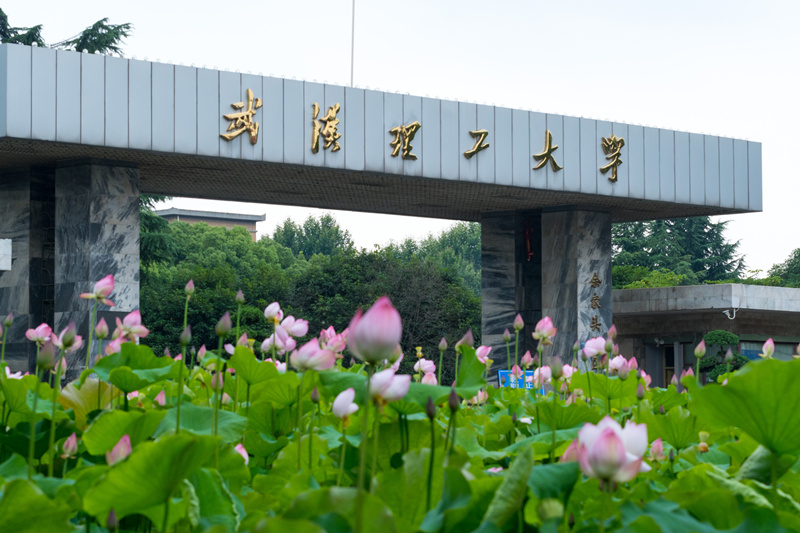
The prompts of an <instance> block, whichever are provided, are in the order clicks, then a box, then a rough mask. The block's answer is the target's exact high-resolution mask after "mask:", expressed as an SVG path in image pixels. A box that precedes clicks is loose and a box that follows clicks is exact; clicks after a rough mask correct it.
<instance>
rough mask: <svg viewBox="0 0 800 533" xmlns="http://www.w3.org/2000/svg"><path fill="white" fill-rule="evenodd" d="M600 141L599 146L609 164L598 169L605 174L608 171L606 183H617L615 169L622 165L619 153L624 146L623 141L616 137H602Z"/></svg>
mask: <svg viewBox="0 0 800 533" xmlns="http://www.w3.org/2000/svg"><path fill="white" fill-rule="evenodd" d="M602 139H603V142H602V145H601V146H602V147H603V153H604V154H606V159H607V160H608V161H609V163H608V164H607V165H605V166H602V167H600V172H602V173H603V174H605V173H606V172H608V171H609V170H610V171H611V176H610V177H609V178H608V181H610V182H612V183H614V182H616V181H617V167H618V166H620V165H621V164H622V159H621V158H620V155H621V154H620V152H621V151H622V147H623V146H625V139H623V138H622V137H617V136H616V135H612V136H611V137H602Z"/></svg>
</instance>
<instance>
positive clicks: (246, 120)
mask: <svg viewBox="0 0 800 533" xmlns="http://www.w3.org/2000/svg"><path fill="white" fill-rule="evenodd" d="M231 107H232V108H234V109H243V108H244V110H243V111H239V112H238V113H231V114H229V115H223V116H222V118H224V119H225V120H229V121H230V122H231V123H230V124H229V125H228V130H227V131H228V133H223V134H221V135H220V137H222V138H223V139H225V140H226V141H232V140H233V139H235V138H236V137H238V136H239V135H241V134H242V133H244V132H245V131H248V132H250V144H256V143H257V142H258V122H255V121H254V120H253V117H254V116H255V115H256V109H259V108H260V107H261V98H253V91H251V90H250V89H247V107H245V103H244V102H236V103H235V104H231Z"/></svg>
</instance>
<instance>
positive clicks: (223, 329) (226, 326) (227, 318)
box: [216, 311, 233, 337]
mask: <svg viewBox="0 0 800 533" xmlns="http://www.w3.org/2000/svg"><path fill="white" fill-rule="evenodd" d="M231 328H233V324H232V323H231V314H230V313H229V312H227V311H225V314H224V315H222V318H220V319H219V322H217V327H216V332H217V337H225V336H226V335H227V334H228V333H230V331H231Z"/></svg>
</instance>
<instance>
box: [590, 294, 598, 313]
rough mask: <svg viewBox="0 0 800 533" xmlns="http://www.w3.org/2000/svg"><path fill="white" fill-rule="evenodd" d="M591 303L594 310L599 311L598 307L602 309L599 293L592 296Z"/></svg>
mask: <svg viewBox="0 0 800 533" xmlns="http://www.w3.org/2000/svg"><path fill="white" fill-rule="evenodd" d="M590 301H591V307H592V309H597V308H598V307H601V305H600V297H599V296H598V295H597V293H594V295H592V299H591V300H590Z"/></svg>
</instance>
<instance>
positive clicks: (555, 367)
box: [550, 356, 564, 380]
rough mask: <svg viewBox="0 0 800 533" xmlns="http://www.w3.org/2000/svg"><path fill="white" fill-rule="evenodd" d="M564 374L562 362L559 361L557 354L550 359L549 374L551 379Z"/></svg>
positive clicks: (558, 377) (556, 378) (559, 377)
mask: <svg viewBox="0 0 800 533" xmlns="http://www.w3.org/2000/svg"><path fill="white" fill-rule="evenodd" d="M563 375H564V363H563V362H562V361H561V358H560V357H559V356H555V357H553V358H552V359H550V376H551V379H555V380H558V379H561V376H563Z"/></svg>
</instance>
